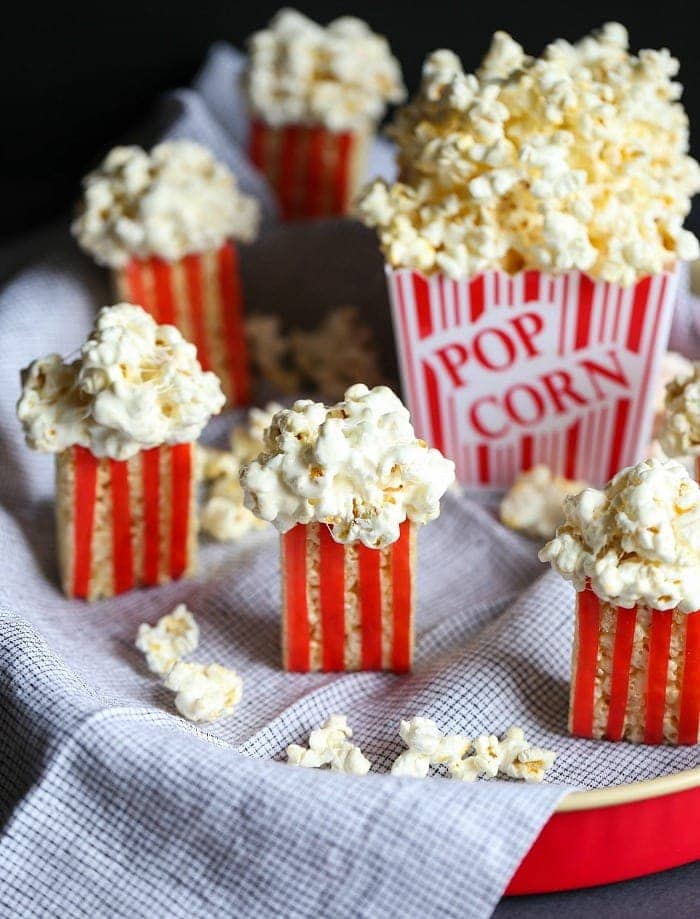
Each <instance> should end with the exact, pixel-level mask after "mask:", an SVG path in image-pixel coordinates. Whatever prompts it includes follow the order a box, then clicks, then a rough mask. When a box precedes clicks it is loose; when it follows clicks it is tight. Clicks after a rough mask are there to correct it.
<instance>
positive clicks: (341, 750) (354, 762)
mask: <svg viewBox="0 0 700 919" xmlns="http://www.w3.org/2000/svg"><path fill="white" fill-rule="evenodd" d="M351 737H352V730H351V729H350V727H349V726H348V720H347V718H346V716H345V715H329V716H328V718H326V720H325V721H324V722H323V724H322V725H321V727H320V728H316V729H315V730H314V731H312V732H311V734H310V735H309V746H308V747H302V746H301V745H300V744H290V745H289V746H288V747H287V762H289V763H291V765H293V766H306V767H308V768H311V769H318V768H319V767H320V766H330V767H331V771H332V772H346V773H349V774H351V775H367V773H368V772H369V770H370V767H371V765H372V764H371V763H370V761H369V760H368V759H367V757H366V756H364V755H363V753H362V750H361V749H360V748H359V747H358V746H355V744H353V743H351V741H350V738H351Z"/></svg>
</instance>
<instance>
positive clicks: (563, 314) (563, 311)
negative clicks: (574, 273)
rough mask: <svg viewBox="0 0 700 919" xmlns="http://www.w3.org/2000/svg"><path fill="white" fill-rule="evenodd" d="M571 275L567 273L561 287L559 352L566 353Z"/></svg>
mask: <svg viewBox="0 0 700 919" xmlns="http://www.w3.org/2000/svg"><path fill="white" fill-rule="evenodd" d="M568 297H569V275H568V274H565V275H564V278H563V286H562V289H561V305H560V310H559V313H560V323H561V324H560V326H559V354H565V353H566V333H567V331H568V318H569V300H568Z"/></svg>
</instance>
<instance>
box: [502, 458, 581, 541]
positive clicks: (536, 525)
mask: <svg viewBox="0 0 700 919" xmlns="http://www.w3.org/2000/svg"><path fill="white" fill-rule="evenodd" d="M586 484H587V483H586V482H582V481H576V480H574V479H566V478H564V477H563V476H558V475H554V474H553V473H552V471H551V470H550V469H548V468H547V467H546V466H543V465H539V466H533V468H532V469H529V470H527V471H526V472H521V473H520V475H519V476H518V477H517V479H516V480H515V482H514V483H513V485H512V486H511V488H510V489H509V491H508V492H507V493H506V494H505V495H504V497H503V499H502V500H501V506H500V516H501V521H502V522H503V523H504V524H505V525H506V526H507V527H510V528H511V529H512V530H518V531H519V532H522V533H526V534H527V535H529V536H532V537H534V538H536V539H551V538H552V537H553V536H554V534H555V532H556V529H557V527H558V526H559V525H560V524H562V523H563V522H564V499H565V498H566V497H567V495H576V494H578V493H579V492H580V491H583V489H584V488H586Z"/></svg>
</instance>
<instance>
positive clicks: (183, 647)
mask: <svg viewBox="0 0 700 919" xmlns="http://www.w3.org/2000/svg"><path fill="white" fill-rule="evenodd" d="M198 644H199V626H198V625H197V623H196V621H195V618H194V616H193V615H192V613H191V612H190V611H189V610H188V609H187V607H186V606H185V604H184V603H180V604H178V606H176V607H175V609H174V610H173V611H172V613H168V615H167V616H161V618H160V619H159V620H158V622H157V623H156V624H155V625H149V624H148V623H147V622H144V623H142V624H141V625H140V626H139V628H138V632H137V633H136V647H137V648H138V650H139V651H142V652H143V654H144V655H145V656H146V664H147V665H148V669H149V670H150V671H151V673H157V674H158V676H163V675H164V674H166V673H168V671H169V670H172V668H173V667H174V666H175V664H176V663H177V662H178V661H179V660H180V658H181V657H184V656H185V655H186V654H189V653H190V652H191V651H194V650H196V648H197V645H198Z"/></svg>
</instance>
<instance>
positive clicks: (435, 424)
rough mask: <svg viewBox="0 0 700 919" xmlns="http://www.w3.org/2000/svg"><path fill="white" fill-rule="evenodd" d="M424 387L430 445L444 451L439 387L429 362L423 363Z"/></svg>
mask: <svg viewBox="0 0 700 919" xmlns="http://www.w3.org/2000/svg"><path fill="white" fill-rule="evenodd" d="M423 376H424V378H425V389H426V393H427V395H428V409H429V411H430V426H431V428H432V432H433V436H432V446H433V447H436V448H437V449H438V450H439V451H440V452H441V453H444V452H445V435H444V430H443V425H442V412H441V410H440V388H439V386H438V381H437V376H436V374H435V371H434V370H433V368H432V367H431V366H430V364H427V363H424V364H423Z"/></svg>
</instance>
